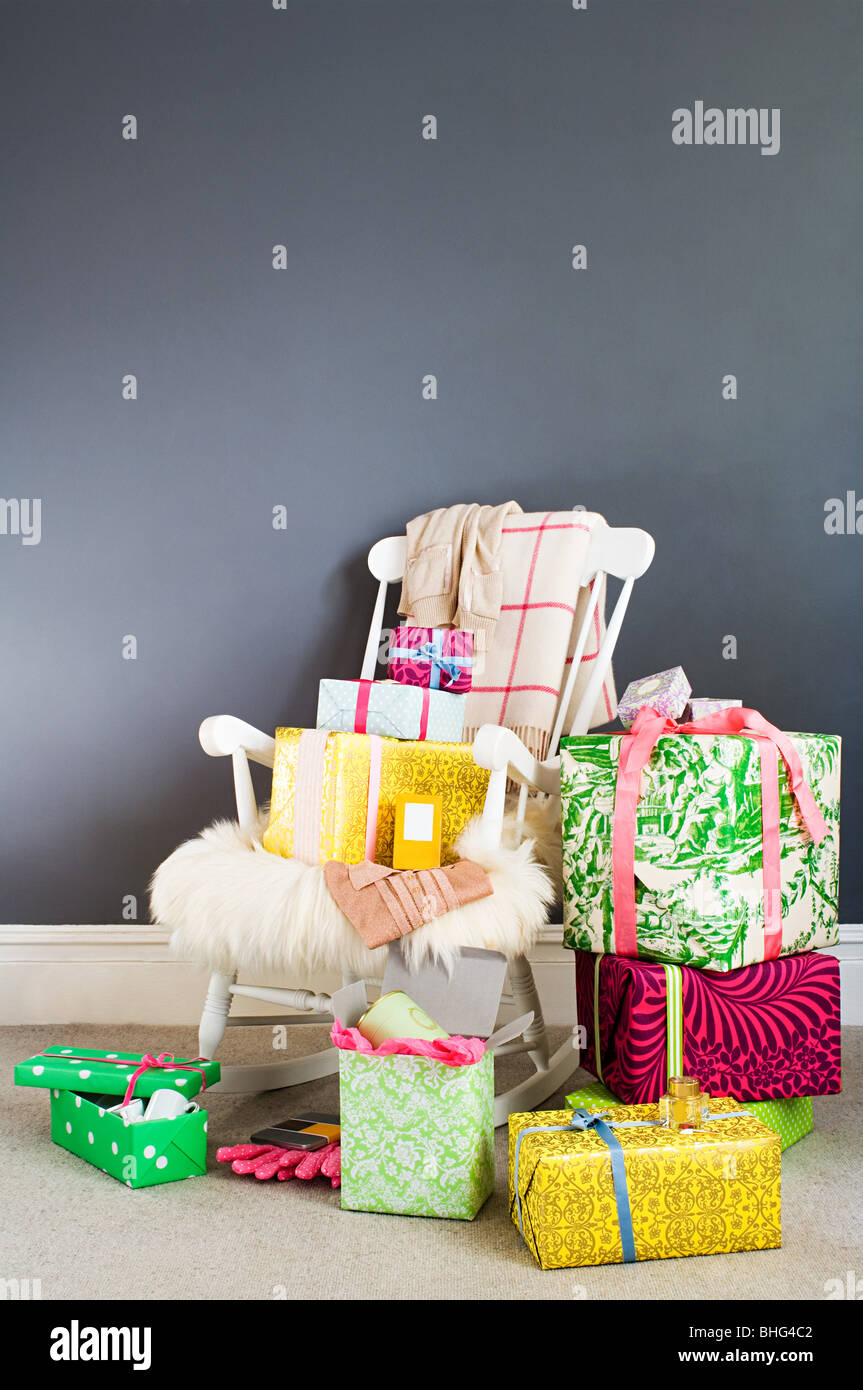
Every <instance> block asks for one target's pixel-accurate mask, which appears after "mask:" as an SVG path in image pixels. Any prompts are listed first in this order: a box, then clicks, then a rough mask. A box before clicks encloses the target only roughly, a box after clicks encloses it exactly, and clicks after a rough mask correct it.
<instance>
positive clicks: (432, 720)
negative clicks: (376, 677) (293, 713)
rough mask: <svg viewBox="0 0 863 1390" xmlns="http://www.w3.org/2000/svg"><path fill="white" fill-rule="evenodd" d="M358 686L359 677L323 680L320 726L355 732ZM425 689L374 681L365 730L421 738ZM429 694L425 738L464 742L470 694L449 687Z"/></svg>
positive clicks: (319, 708) (438, 741)
mask: <svg viewBox="0 0 863 1390" xmlns="http://www.w3.org/2000/svg"><path fill="white" fill-rule="evenodd" d="M359 689H360V682H359V681H334V680H322V681H321V683H320V687H319V692H318V713H317V718H316V720H315V723H316V725H317V727H318V728H319V729H331V730H332V731H333V732H334V733H336V732H341V733H353V732H354V731H355V726H356V708H357V696H358V694H359ZM425 693H426V692H424V691H422V690H420V689H418V688H417V686H415V685H399V684H397V683H392V682H389V681H373V682H372V685H371V690H370V692H369V705H368V712H367V714H366V727H365V729H364V730H363V733H367V734H382V735H383V736H384V737H385V738H401V739H413V740H419V739H420V735H421V733H422V707H423V695H424V694H425ZM427 698H428V705H429V707H428V723H427V726H426V732H425V739H424V740H423V741H424V742H425V741H430V742H431V743H461V741H462V733H463V731H464V714H465V708H466V705H467V696H466V695H452V694H450V692H449V691H448V690H429V691H428V692H427Z"/></svg>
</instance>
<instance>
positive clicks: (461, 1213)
mask: <svg viewBox="0 0 863 1390" xmlns="http://www.w3.org/2000/svg"><path fill="white" fill-rule="evenodd" d="M339 1089H340V1100H341V1126H342V1140H341V1142H342V1186H341V1194H342V1206H343V1207H347V1208H349V1209H351V1210H353V1211H381V1212H391V1213H393V1214H395V1215H410V1216H441V1217H451V1218H455V1219H458V1220H462V1221H472V1220H473V1218H474V1217H475V1216H476V1214H477V1212H478V1211H479V1209H480V1207H481V1206H482V1204H483V1202H485V1200H486V1199H487V1198H488V1197H489V1196H490V1195H491V1192H492V1189H493V1187H494V1057H493V1055H492V1053H490V1052H486V1053H485V1055H484V1056H483V1057H482V1059H481V1060H480V1061H479V1062H477V1063H475V1064H474V1065H473V1066H461V1067H449V1066H445V1065H444V1063H442V1062H435V1061H430V1060H427V1059H426V1058H424V1057H407V1056H399V1055H393V1056H390V1057H369V1056H365V1055H363V1054H362V1053H359V1052H351V1051H348V1050H346V1049H342V1050H341V1051H340V1052H339Z"/></svg>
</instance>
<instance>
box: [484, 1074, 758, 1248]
mask: <svg viewBox="0 0 863 1390" xmlns="http://www.w3.org/2000/svg"><path fill="white" fill-rule="evenodd" d="M742 1108H743V1107H742V1106H739V1105H738V1103H737V1101H733V1100H718V1101H712V1102H711V1105H710V1113H711V1120H709V1121H708V1124H707V1126H706V1127H705V1128H703V1129H700V1130H697V1131H694V1132H692V1133H689V1134H685V1133H681V1132H680V1131H679V1130H672V1129H665V1128H663V1127H661V1126H659V1127H657V1128H647V1129H615V1130H614V1134H615V1136H616V1137H617V1139H618V1140H619V1142H620V1145H621V1147H622V1148H623V1150H624V1156H625V1165H626V1181H627V1187H628V1191H629V1205H630V1210H631V1213H632V1225H633V1232H634V1236H635V1253H636V1258H637V1259H639V1260H652V1259H667V1258H669V1257H672V1256H678V1255H719V1254H728V1253H731V1252H734V1251H739V1250H772V1249H775V1248H776V1247H778V1246H780V1245H781V1244H782V1231H781V1197H780V1147H779V1136H778V1135H776V1134H774V1133H773V1132H772V1131H771V1130H769V1129H768V1128H767V1127H766V1125H763V1124H762V1123H761V1121H760V1120H757V1119H755V1117H754V1116H751V1117H749V1116H742V1117H740V1118H733V1119H727V1120H722V1119H716V1120H714V1119H713V1118H712V1117H713V1116H715V1115H721V1114H722V1113H723V1111H736V1110H738V1109H742ZM571 1114H572V1112H571V1111H570V1110H540V1111H534V1112H533V1113H531V1114H521V1115H510V1118H509V1194H510V1213H511V1216H512V1219H513V1223H514V1224H515V1226H516V1228H517V1227H518V1210H517V1206H516V1199H515V1181H514V1179H515V1153H516V1143H517V1140H518V1135H519V1133H520V1132H521V1131H522V1130H523V1129H528V1128H531V1127H532V1126H534V1125H566V1124H568V1123H569V1121H570V1118H571ZM624 1115H625V1116H626V1119H627V1120H652V1121H656V1120H657V1119H658V1118H659V1106H658V1105H639V1106H630V1107H621V1111H620V1116H619V1117H618V1116H614V1117H609V1118H615V1119H616V1118H623V1116H624ZM518 1190H519V1194H520V1196H521V1209H522V1221H523V1226H524V1240H525V1243H526V1245H527V1247H528V1249H529V1250H530V1251H531V1252H532V1254H533V1255H534V1256H535V1258H536V1259H537V1261H538V1263H539V1264H540V1265H541V1267H542V1268H543V1269H568V1268H573V1267H576V1266H582V1265H601V1264H621V1263H622V1262H623V1247H622V1242H621V1237H620V1223H619V1217H618V1209H617V1202H616V1200H615V1194H614V1185H613V1181H612V1169H611V1158H610V1153H609V1149H608V1146H607V1145H606V1144H605V1142H604V1140H603V1139H602V1138H601V1137H600V1136H599V1135H598V1134H597V1133H596V1131H595V1130H583V1131H581V1132H577V1131H573V1130H569V1131H568V1132H565V1133H551V1134H549V1133H539V1134H529V1135H526V1136H525V1138H524V1139H523V1140H522V1142H521V1147H520V1152H519V1164H518Z"/></svg>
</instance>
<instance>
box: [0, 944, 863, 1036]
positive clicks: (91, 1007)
mask: <svg viewBox="0 0 863 1390" xmlns="http://www.w3.org/2000/svg"><path fill="white" fill-rule="evenodd" d="M832 954H834V955H836V956H838V957H839V959H840V961H841V977H842V1021H843V1023H845V1024H858V1025H863V925H860V926H847V927H842V928H841V930H840V945H839V946H838V947H835V948H834V950H833V952H832ZM532 960H533V965H534V974H535V976H536V980H537V985H538V987H539V993H540V998H541V1000H542V1005H543V1011H544V1013H545V1016H546V1019H547V1021H548V1022H549V1023H550V1024H553V1025H571V1024H572V1022H573V1020H574V1018H575V981H574V976H575V972H574V970H573V968H572V960H573V958H572V952H571V951H566V950H564V948H563V947H562V946H561V944H560V926H559V925H557V926H555V925H550V926H548V927H546V928H545V929H544V931H543V932H542V934H541V938H540V941H539V943H538V944H537V946H536V949H535V951H534V953H533V956H532ZM258 983H259V984H263V983H273V984H282V985H288V986H290V985H294V986H297V985H302V986H305V987H310V988H312V989H321V990H332V989H334V988H336V987H337V986H338V984H339V983H340V981H339V980H337V979H336V978H334V977H332V976H320V977H318V978H317V979H314V980H291V979H287V978H284V979H274V980H272V981H266V982H265V981H261V980H259V981H258ZM206 985H207V976H206V972H204V971H203V970H199V969H198V968H197V967H195V966H193V965H188V964H185V963H183V962H181V961H176V960H174V958H173V957H172V956H171V953H170V951H169V949H168V932H167V931H164V930H162V929H161V928H160V927H149V926H146V925H142V924H137V923H126V924H123V925H121V926H61V927H40V926H8V927H0V1023H3V1024H27V1023H48V1024H50V1023H144V1024H152V1025H154V1026H158V1025H161V1024H171V1023H183V1024H196V1023H197V1022H198V1019H199V1018H200V1014H201V1005H202V1002H203V999H204V993H205V990H206ZM271 1011H272V1005H267V1004H264V1003H262V1002H260V1001H258V1000H254V999H246V1000H244V1001H243V1012H244V1013H246V1014H266V1013H269V1012H271Z"/></svg>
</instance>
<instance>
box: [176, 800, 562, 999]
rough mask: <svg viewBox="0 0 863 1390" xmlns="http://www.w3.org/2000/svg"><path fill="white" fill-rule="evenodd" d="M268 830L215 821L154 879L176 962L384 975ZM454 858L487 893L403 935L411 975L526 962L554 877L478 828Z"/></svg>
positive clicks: (312, 873)
mask: <svg viewBox="0 0 863 1390" xmlns="http://www.w3.org/2000/svg"><path fill="white" fill-rule="evenodd" d="M266 823H267V818H266V813H265V812H263V811H262V812H261V813H260V815H259V819H258V824H257V825H256V827H255V829H254V830H253V831H251V832H243V831H241V830H240V828H239V826H238V825H237V824H236V823H235V822H233V821H216V822H215V823H214V824H213V825H211V826H209V827H208V828H207V829H206V830H204V831H202V832H201V834H200V835H197V836H196V837H195V838H194V839H193V840H187V841H186V842H185V844H182V845H180V847H179V848H178V849H176V850H175V851H174V853H173V854H172V855H170V856H169V857H168V858H167V859H166V860H165V862H164V863H163V864H161V865H160V866H159V868H158V869H157V870H156V872H155V874H154V875H153V880H152V883H151V885H150V908H151V914H152V919H153V921H154V922H155V923H158V924H159V925H160V926H163V927H169V928H170V929H171V930H172V933H173V934H172V937H171V948H172V950H173V952H174V954H175V955H177V956H178V957H180V959H182V960H190V961H194V962H196V963H197V964H199V965H203V966H206V967H207V969H209V970H211V971H213V970H216V971H220V972H222V973H224V974H230V973H232V972H233V971H235V970H236V971H239V972H240V973H241V974H243V975H251V976H255V975H257V976H260V975H270V974H278V973H288V974H290V975H293V976H297V975H299V976H312V975H315V974H317V973H319V972H323V971H328V970H337V971H342V970H351V971H353V972H354V973H355V974H358V975H361V976H365V975H368V976H382V975H383V973H384V967H385V965H386V954H387V953H386V950H385V948H383V947H378V948H377V949H376V950H374V951H371V950H369V949H368V947H367V946H366V945H365V943H364V942H363V940H362V937H361V936H360V935H359V933H358V932H357V931H356V930H355V929H354V928H353V927H352V926H351V924H350V922H349V921H348V919H347V917H345V916H344V914H343V913H342V912H341V911H340V910H339V908H338V907H337V906H336V904H335V902H334V901H333V899H332V897H331V896H330V893H329V890H328V889H327V886H326V883H325V881H324V872H323V867H322V866H321V865H309V864H302V863H300V862H299V861H298V860H296V859H282V858H281V857H280V856H279V855H277V854H270V853H269V852H268V851H267V850H265V849H264V847H263V845H262V844H261V836H262V834H263V832H264V829H265V827H266ZM456 850H457V852H458V854H459V855H460V857H461V858H462V859H473V860H474V861H475V862H476V863H477V864H480V865H481V866H482V868H483V869H485V871H486V873H487V874H488V876H489V878H490V879H491V882H492V885H493V887H494V893H493V894H492V896H491V897H490V898H481V899H479V900H478V901H477V902H472V903H468V904H466V906H464V907H460V908H456V909H455V910H454V911H452V912H448V913H446V914H445V915H444V916H443V917H437V918H435V919H434V921H431V922H427V923H426V924H425V925H424V926H422V927H419V928H418V929H417V930H416V931H415V932H411V933H410V935H409V936H406V937H403V938H402V941H403V947H404V954H405V959H406V962H407V964H408V967H409V968H410V969H411V970H416V969H418V968H419V966H420V965H422V964H423V963H425V962H426V961H428V960H431V961H434V962H435V963H437V964H439V965H442V966H444V968H445V969H447V970H450V969H451V968H452V966H453V965H454V963H455V961H456V958H457V956H458V952H459V950H460V948H461V947H470V946H473V947H481V948H483V949H485V950H491V951H501V952H502V953H503V954H504V955H505V956H506V957H507V959H509V960H512V959H514V958H515V957H517V956H521V955H525V954H526V953H527V952H528V951H529V950H530V949H531V947H532V946H533V945H534V943H535V941H536V938H537V934H538V932H539V929H540V927H541V926H542V925H543V923H544V922H545V921H546V917H547V911H548V908H549V906H550V905H551V903H552V902H553V901H554V898H555V889H554V885H553V881H552V878H551V877H550V875H549V874H548V872H547V871H546V869H545V868H544V867H543V866H542V865H541V864H539V863H537V860H536V858H535V856H534V849H533V842H532V841H530V840H526V841H525V842H524V843H522V844H520V845H518V846H517V847H514V848H507V847H498V848H496V849H489V848H488V847H487V845H486V843H485V838H484V834H483V832H482V829H481V826H480V822H479V821H474V822H472V824H471V825H469V826H467V828H466V829H465V830H464V831H463V832H462V834H461V836H460V838H459V840H458V842H457V844H456Z"/></svg>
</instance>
